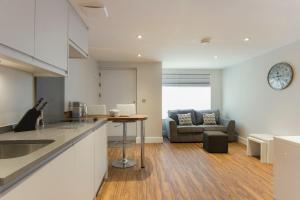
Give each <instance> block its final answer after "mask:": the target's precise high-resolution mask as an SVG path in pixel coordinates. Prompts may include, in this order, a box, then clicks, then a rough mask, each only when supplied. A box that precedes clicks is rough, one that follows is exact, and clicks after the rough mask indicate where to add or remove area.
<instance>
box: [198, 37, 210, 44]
mask: <svg viewBox="0 0 300 200" xmlns="http://www.w3.org/2000/svg"><path fill="white" fill-rule="evenodd" d="M210 41H211V38H210V37H205V38H202V39H201V41H200V42H201V44H202V45H207V44H209V43H210Z"/></svg>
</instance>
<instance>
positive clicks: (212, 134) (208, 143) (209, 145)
mask: <svg viewBox="0 0 300 200" xmlns="http://www.w3.org/2000/svg"><path fill="white" fill-rule="evenodd" d="M203 148H204V149H205V150H206V151H207V152H209V153H228V135H227V134H225V133H223V132H221V131H205V132H204V133H203Z"/></svg>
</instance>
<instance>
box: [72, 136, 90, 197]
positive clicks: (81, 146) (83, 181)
mask: <svg viewBox="0 0 300 200" xmlns="http://www.w3.org/2000/svg"><path fill="white" fill-rule="evenodd" d="M94 134H95V133H93V134H91V135H89V136H87V137H86V138H84V139H83V140H82V141H80V142H79V143H77V144H75V146H74V148H75V156H76V163H75V166H74V167H75V168H76V169H75V171H76V174H74V176H75V177H76V180H77V181H76V182H78V184H76V185H74V194H75V197H74V200H83V199H86V200H92V199H93V197H94V141H93V138H94Z"/></svg>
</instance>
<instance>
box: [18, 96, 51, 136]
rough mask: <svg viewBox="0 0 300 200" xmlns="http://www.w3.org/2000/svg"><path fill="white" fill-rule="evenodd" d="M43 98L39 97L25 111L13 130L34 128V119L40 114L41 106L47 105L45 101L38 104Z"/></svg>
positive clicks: (30, 129) (19, 130)
mask: <svg viewBox="0 0 300 200" xmlns="http://www.w3.org/2000/svg"><path fill="white" fill-rule="evenodd" d="M43 100H44V99H43V98H40V99H39V101H38V102H37V104H36V105H35V106H34V107H33V108H31V109H30V110H28V111H27V112H26V114H25V115H24V116H23V117H22V119H21V120H20V122H19V123H18V124H17V126H16V127H15V129H14V131H15V132H21V131H32V130H35V129H36V121H37V119H38V118H39V117H40V116H41V111H42V110H43V108H44V107H45V106H46V105H47V102H44V103H43V104H42V105H41V106H40V104H41V103H42V101H43Z"/></svg>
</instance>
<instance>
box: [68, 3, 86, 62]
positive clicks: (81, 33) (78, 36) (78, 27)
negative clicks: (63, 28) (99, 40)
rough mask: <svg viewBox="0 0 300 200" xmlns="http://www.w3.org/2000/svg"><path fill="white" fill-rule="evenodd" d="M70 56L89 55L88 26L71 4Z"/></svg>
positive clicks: (80, 56) (81, 56)
mask: <svg viewBox="0 0 300 200" xmlns="http://www.w3.org/2000/svg"><path fill="white" fill-rule="evenodd" d="M69 46H70V47H69V57H70V58H86V57H87V56H88V27H87V26H86V25H85V23H84V22H83V21H82V19H81V18H80V16H79V14H78V13H77V12H76V11H75V10H74V8H73V7H72V6H71V5H70V6H69Z"/></svg>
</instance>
